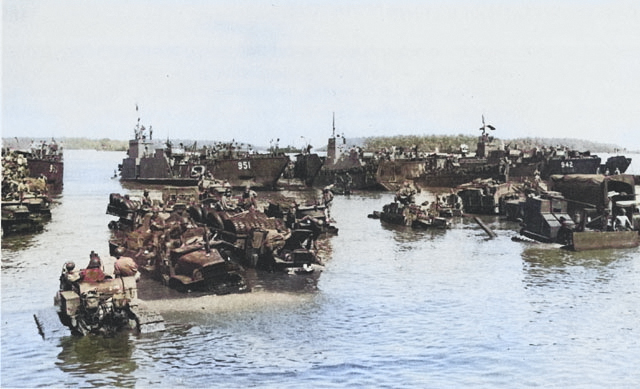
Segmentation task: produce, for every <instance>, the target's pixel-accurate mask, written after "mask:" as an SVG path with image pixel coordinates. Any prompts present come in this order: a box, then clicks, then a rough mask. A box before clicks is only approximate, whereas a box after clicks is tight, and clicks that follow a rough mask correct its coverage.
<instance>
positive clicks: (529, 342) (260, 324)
mask: <svg viewBox="0 0 640 389" xmlns="http://www.w3.org/2000/svg"><path fill="white" fill-rule="evenodd" d="M122 154H123V153H110V152H95V151H74V150H70V151H67V152H66V155H65V158H66V160H65V187H64V191H63V193H62V195H61V196H60V197H59V198H58V199H57V202H56V205H55V207H54V209H53V218H52V221H51V222H50V223H48V224H47V225H46V227H45V230H44V231H43V232H42V233H39V234H34V235H30V236H23V237H9V238H6V239H3V240H2V311H1V313H2V332H1V335H2V351H1V353H2V354H1V357H2V358H1V364H2V367H1V369H2V370H1V376H0V379H1V381H0V385H1V386H2V387H42V386H46V387H50V386H57V387H59V386H74V387H75V386H79V387H92V386H124V387H132V386H138V387H224V388H230V387H233V388H236V387H247V386H249V387H273V388H287V387H291V388H298V387H340V388H342V387H362V388H369V387H389V388H398V387H419V388H422V387H514V386H515V387H531V386H543V387H563V388H565V387H605V386H606V387H634V386H637V383H638V382H640V373H639V372H638V369H637V364H638V361H640V341H639V339H640V337H639V336H638V334H637V333H638V331H640V312H639V305H638V301H640V282H639V281H640V249H631V250H601V251H591V252H582V253H573V252H568V251H562V250H557V249H553V248H549V247H547V246H544V245H537V244H528V243H521V242H513V241H512V240H511V237H512V236H514V235H516V231H517V225H515V224H514V223H510V222H505V221H501V220H500V219H499V218H497V217H488V216H486V217H483V218H482V219H483V220H484V221H485V222H486V223H487V224H488V225H489V226H490V227H491V228H492V229H493V230H494V231H495V232H496V233H497V235H498V237H497V238H496V239H488V236H487V235H486V234H485V233H484V232H483V231H482V230H481V229H480V227H479V226H478V225H477V224H476V223H475V222H474V221H473V220H471V219H463V218H457V219H454V220H453V227H452V229H451V230H449V231H446V232H445V231H412V230H408V229H405V228H400V227H392V226H386V225H383V224H381V222H380V221H379V220H374V219H368V218H367V214H369V213H371V212H372V211H373V210H379V209H381V208H382V205H383V204H385V203H386V202H389V201H391V200H392V194H390V193H359V194H356V195H352V196H350V197H343V196H337V197H336V199H335V205H334V207H333V211H332V214H333V215H334V218H335V219H336V220H337V224H338V227H339V228H340V233H339V235H338V236H335V237H332V238H331V239H330V241H328V242H324V245H325V246H324V247H325V250H324V251H323V252H324V259H325V261H326V264H327V266H326V269H325V271H324V272H322V273H321V274H314V275H312V276H299V275H285V274H264V273H260V272H250V274H249V275H248V278H249V281H250V283H251V285H252V287H253V292H252V293H248V294H242V295H228V296H209V295H203V294H197V293H191V294H180V293H177V292H175V291H172V290H168V289H165V288H163V287H162V286H160V285H159V284H158V283H156V282H155V281H152V280H146V279H143V280H142V281H141V283H140V285H139V287H140V289H141V291H140V294H141V296H142V297H143V298H144V299H145V300H146V301H147V303H148V304H149V305H150V306H151V307H152V308H154V309H156V310H158V311H160V312H161V313H162V314H163V316H164V317H165V319H166V327H167V329H166V331H164V332H159V333H152V334H133V333H122V334H119V335H117V336H115V337H113V338H103V337H98V336H88V337H84V338H78V337H73V336H70V334H69V331H68V330H67V329H66V328H64V327H62V326H61V325H60V323H59V322H58V319H57V316H56V315H55V311H54V308H53V296H54V294H55V292H56V290H57V287H58V275H59V272H60V268H61V266H62V264H63V263H64V262H65V261H66V260H69V259H72V260H74V261H76V263H78V264H79V265H80V266H84V265H85V261H88V254H89V251H91V250H96V251H98V252H99V253H105V254H106V252H107V251H108V245H107V239H108V236H109V231H108V229H107V224H108V222H109V221H110V220H112V219H113V218H112V217H111V216H108V215H106V214H105V211H106V206H107V203H108V195H109V193H112V192H118V193H125V192H126V191H127V190H126V189H123V188H122V187H121V185H120V183H119V182H118V181H117V180H112V179H110V177H111V176H112V175H113V169H114V168H115V167H116V166H117V163H118V162H119V160H120V159H121V158H122V157H123V155H122ZM432 195H433V194H432V193H426V192H423V193H422V194H421V196H422V197H424V198H430V196H432ZM34 314H36V315H37V316H38V317H39V318H40V320H41V322H42V325H43V327H44V338H43V337H42V336H41V335H40V334H38V329H37V327H36V324H35V320H34V318H33V315H34Z"/></svg>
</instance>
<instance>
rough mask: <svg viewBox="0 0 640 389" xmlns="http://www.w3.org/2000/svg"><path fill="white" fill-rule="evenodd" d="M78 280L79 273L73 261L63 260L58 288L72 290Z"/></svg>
mask: <svg viewBox="0 0 640 389" xmlns="http://www.w3.org/2000/svg"><path fill="white" fill-rule="evenodd" d="M79 280H80V274H79V273H78V271H77V270H76V264H75V263H74V262H73V261H68V262H65V264H64V266H63V267H62V274H61V275H60V290H73V286H74V285H75V283H76V282H78V281H79Z"/></svg>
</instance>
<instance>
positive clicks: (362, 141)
mask: <svg viewBox="0 0 640 389" xmlns="http://www.w3.org/2000/svg"><path fill="white" fill-rule="evenodd" d="M32 140H33V141H35V142H36V143H39V142H40V141H41V140H44V141H45V142H51V139H45V138H26V137H21V138H3V139H2V144H3V146H4V147H12V148H16V147H17V148H20V149H26V148H28V147H29V145H30V144H31V141H32ZM56 141H57V142H58V143H59V144H60V143H61V144H62V145H63V147H64V148H65V149H69V150H76V149H84V150H102V151H126V150H127V148H128V147H129V142H128V141H124V140H113V139H108V138H103V139H89V138H58V139H56ZM501 141H502V142H504V144H505V145H510V146H511V147H515V146H516V145H517V147H518V148H521V149H531V148H533V147H536V146H537V147H542V146H547V147H549V146H566V147H568V148H570V149H574V150H578V151H591V152H594V153H598V152H600V153H615V152H618V151H622V152H627V150H626V149H625V148H623V147H620V146H617V145H614V144H605V143H598V142H591V141H588V140H583V139H569V138H517V139H504V140H500V139H499V138H495V139H494V142H501ZM175 142H178V141H175ZM189 142H193V141H184V144H185V145H186V144H189ZM477 142H478V136H474V135H463V134H459V135H455V136H450V135H397V136H383V137H367V138H353V139H349V140H348V144H349V145H352V144H353V145H359V146H362V147H363V148H364V149H365V150H367V151H376V150H380V149H383V148H385V147H392V146H396V147H405V148H411V147H413V146H417V147H418V151H426V152H434V151H435V150H438V151H440V152H442V153H453V152H458V151H459V150H460V145H461V144H466V145H467V146H469V151H471V152H474V151H475V150H476V143H477ZM198 143H199V144H201V145H202V144H207V145H210V144H212V143H215V142H210V141H197V143H194V144H198ZM256 149H266V147H265V148H263V147H256ZM313 150H314V151H320V150H326V145H319V147H314V149H313ZM278 151H279V152H285V153H298V152H300V151H301V150H300V148H299V147H294V146H290V145H289V146H285V147H280V148H278Z"/></svg>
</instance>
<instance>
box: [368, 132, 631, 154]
mask: <svg viewBox="0 0 640 389" xmlns="http://www.w3.org/2000/svg"><path fill="white" fill-rule="evenodd" d="M477 142H478V136H473V135H462V134H460V135H456V136H446V135H423V136H418V135H398V136H385V137H369V138H365V139H364V142H363V148H364V149H365V150H368V151H376V150H380V149H383V148H385V147H387V148H390V147H392V146H396V147H404V148H411V147H413V146H417V147H418V151H426V152H434V151H435V150H438V151H440V152H442V153H453V152H458V151H459V150H460V145H461V144H466V145H467V146H469V151H471V152H474V151H475V150H476V147H477ZM493 142H494V143H495V142H498V144H500V142H503V143H504V145H505V146H507V145H509V146H510V147H511V148H514V147H516V146H517V148H519V149H524V150H527V149H532V148H534V147H542V146H547V147H550V146H566V147H568V148H570V149H573V150H578V151H591V152H594V153H598V152H600V153H615V152H617V151H626V149H624V148H622V147H620V146H617V145H614V144H605V143H598V142H591V141H588V140H582V139H569V138H517V139H504V140H501V139H499V138H494V140H493Z"/></svg>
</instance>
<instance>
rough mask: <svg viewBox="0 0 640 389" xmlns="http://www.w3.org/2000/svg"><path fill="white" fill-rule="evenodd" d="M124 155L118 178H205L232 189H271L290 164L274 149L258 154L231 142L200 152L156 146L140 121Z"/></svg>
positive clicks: (180, 182)
mask: <svg viewBox="0 0 640 389" xmlns="http://www.w3.org/2000/svg"><path fill="white" fill-rule="evenodd" d="M147 132H148V136H147ZM127 154H128V156H127V158H124V159H123V160H122V164H120V165H118V168H119V170H120V179H121V180H122V181H132V182H139V183H143V184H157V185H175V186H193V185H197V184H198V181H199V179H200V177H203V176H204V177H213V178H215V179H217V180H221V181H227V182H228V183H229V184H230V185H231V186H232V187H235V188H241V187H245V186H247V185H250V186H251V187H252V188H256V189H258V188H264V189H274V188H276V183H277V181H278V179H279V178H280V176H281V175H282V172H283V171H284V169H285V168H286V166H287V164H288V163H289V157H287V156H286V155H284V154H282V153H278V152H277V148H276V149H274V150H273V152H271V153H265V154H259V153H255V152H252V151H251V150H250V149H247V150H242V149H241V148H240V147H239V146H238V144H237V143H234V142H231V143H225V144H222V143H219V144H217V145H215V146H212V147H202V148H200V149H196V147H195V145H194V146H192V147H185V146H184V145H182V144H179V145H174V144H172V143H171V142H170V141H167V142H166V143H165V144H159V143H157V142H155V141H154V140H153V131H152V128H151V127H149V129H147V128H145V127H144V126H143V125H140V121H139V120H138V124H137V125H136V127H135V129H134V138H133V139H131V140H129V150H128V151H127Z"/></svg>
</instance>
